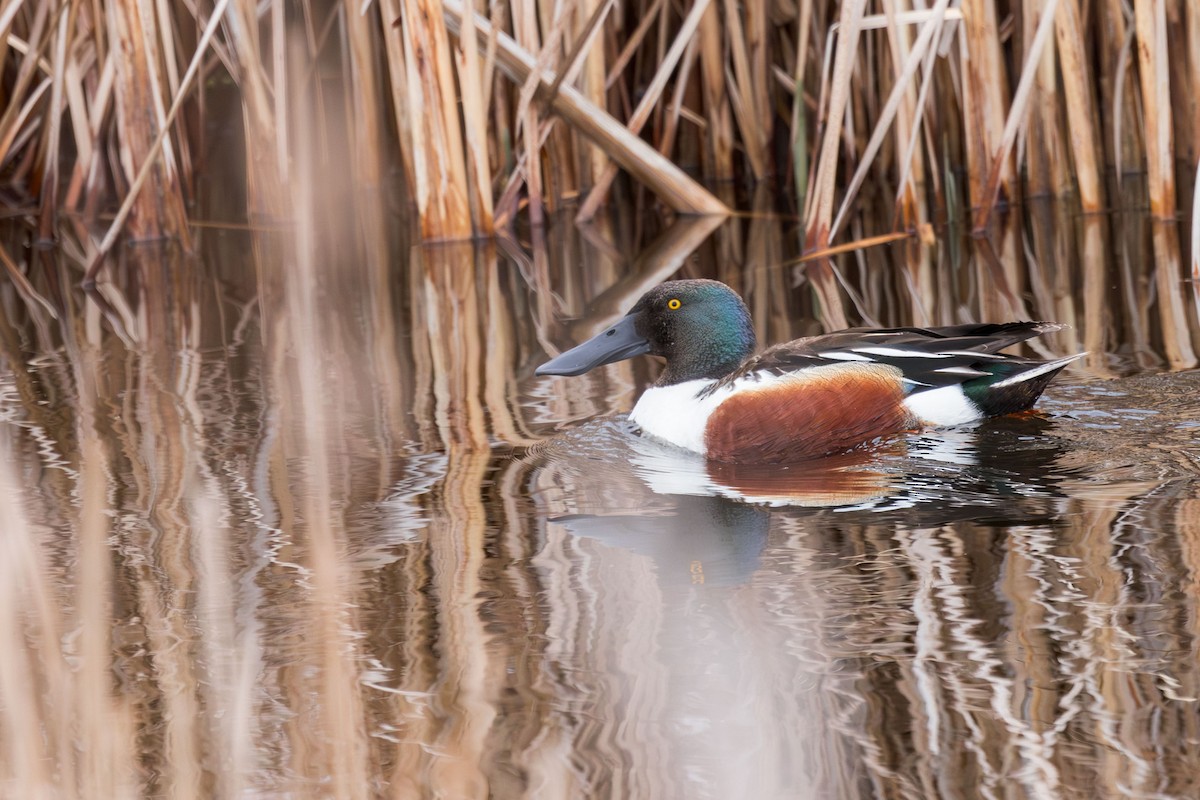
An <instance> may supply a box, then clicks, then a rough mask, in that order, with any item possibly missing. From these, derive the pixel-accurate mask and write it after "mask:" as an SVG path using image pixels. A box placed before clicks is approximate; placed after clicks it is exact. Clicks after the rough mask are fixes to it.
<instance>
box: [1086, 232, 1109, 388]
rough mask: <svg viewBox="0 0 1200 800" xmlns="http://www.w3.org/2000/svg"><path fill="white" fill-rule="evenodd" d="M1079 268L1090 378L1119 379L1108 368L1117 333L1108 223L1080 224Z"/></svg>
mask: <svg viewBox="0 0 1200 800" xmlns="http://www.w3.org/2000/svg"><path fill="white" fill-rule="evenodd" d="M1079 226H1080V227H1079V235H1078V241H1079V253H1080V258H1079V265H1080V269H1082V271H1083V287H1082V298H1081V299H1082V303H1083V349H1084V350H1085V351H1086V352H1087V357H1086V361H1085V363H1086V364H1087V370H1088V372H1089V373H1090V374H1092V375H1095V376H1097V377H1101V378H1107V377H1115V375H1113V374H1112V371H1111V370H1110V369H1109V368H1108V364H1107V363H1106V362H1107V360H1108V359H1107V353H1108V349H1109V347H1108V343H1109V335H1110V332H1111V331H1112V330H1113V329H1114V324H1113V317H1114V316H1115V315H1114V313H1113V312H1114V311H1115V309H1112V308H1109V305H1108V299H1107V295H1108V288H1109V275H1110V274H1112V272H1111V270H1112V269H1113V267H1114V265H1113V257H1112V253H1111V251H1109V250H1108V249H1107V248H1106V246H1105V242H1106V241H1107V239H1108V236H1107V234H1108V219H1107V218H1106V217H1103V216H1100V215H1094V214H1093V215H1087V216H1084V217H1082V218H1081V219H1080V221H1079Z"/></svg>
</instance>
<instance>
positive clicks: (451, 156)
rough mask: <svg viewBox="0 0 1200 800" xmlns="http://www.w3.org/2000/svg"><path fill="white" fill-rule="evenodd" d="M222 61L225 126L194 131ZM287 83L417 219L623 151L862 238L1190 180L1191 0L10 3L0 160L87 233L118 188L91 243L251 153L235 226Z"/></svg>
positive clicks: (622, 164)
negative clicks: (224, 133) (230, 132)
mask: <svg viewBox="0 0 1200 800" xmlns="http://www.w3.org/2000/svg"><path fill="white" fill-rule="evenodd" d="M289 51H292V52H290V53H289ZM289 63H290V64H291V67H290V68H289V66H288V64H289ZM230 83H231V84H232V86H233V87H235V91H234V95H235V97H236V103H237V104H238V105H240V119H241V123H242V126H243V130H244V135H243V136H242V137H241V140H240V142H238V143H237V144H236V145H233V144H230V143H229V142H228V140H219V139H218V137H214V131H217V130H220V129H221V128H222V126H224V127H228V126H229V125H230V123H231V118H230V115H229V114H228V113H226V111H225V110H226V109H227V105H226V104H224V103H222V102H218V99H219V97H220V95H221V94H222V93H223V92H224V89H225V87H226V86H228V85H229V84H230ZM309 83H311V84H313V85H315V86H317V87H318V88H319V89H320V90H323V91H325V92H328V94H327V95H325V96H321V97H318V99H317V101H316V102H315V103H314V104H313V106H312V109H311V113H313V114H316V115H318V116H340V117H344V118H345V119H346V121H347V124H348V132H347V137H346V139H345V140H344V141H340V142H330V141H326V142H323V143H321V148H322V149H323V151H324V152H323V154H322V155H323V158H325V159H326V160H327V161H332V162H334V163H340V164H346V165H348V169H349V170H350V171H351V172H352V173H353V174H354V176H355V177H356V178H357V179H358V180H359V181H360V182H361V183H362V184H363V185H365V186H385V187H399V188H400V195H401V196H402V197H403V198H404V199H405V202H407V203H411V204H412V205H413V206H415V208H416V210H417V213H418V216H419V220H420V226H421V234H422V235H423V237H425V238H431V239H454V238H464V237H469V236H471V235H472V234H488V233H490V232H491V231H492V230H493V229H494V228H495V227H496V226H503V225H508V224H509V223H511V222H512V221H513V219H514V217H515V216H516V215H517V214H518V213H520V211H521V209H522V208H523V207H525V208H527V212H528V216H529V219H530V220H531V221H533V222H535V223H536V222H539V221H541V220H542V219H543V216H544V214H545V213H547V212H549V211H554V210H557V209H560V208H561V207H562V206H563V204H564V203H566V202H568V201H570V200H574V199H581V200H582V202H581V204H580V206H579V212H578V213H579V216H580V217H582V218H587V217H590V216H591V215H593V214H594V213H595V212H596V211H597V209H598V208H599V207H600V205H601V204H603V203H604V202H605V201H606V200H607V199H608V198H609V195H610V187H611V186H612V182H613V178H614V176H615V174H616V170H617V168H618V167H619V168H622V169H624V170H626V171H627V172H628V173H630V174H631V175H632V176H633V177H634V178H635V179H636V181H637V183H638V184H639V185H641V186H645V187H647V188H648V189H650V190H651V191H652V192H654V193H655V194H656V195H657V196H658V197H659V198H660V199H661V201H662V203H664V204H665V205H667V206H668V207H670V208H673V209H675V210H676V211H680V212H685V213H721V212H723V211H725V209H726V208H727V207H729V206H731V205H733V204H734V203H733V201H732V198H731V196H730V193H729V192H719V193H718V194H720V195H721V196H720V197H718V196H716V195H714V193H713V192H712V191H710V190H709V189H706V188H704V187H703V186H702V185H701V183H700V182H698V181H697V180H696V178H698V179H699V180H700V181H702V182H703V183H704V184H706V185H708V186H719V185H721V184H724V183H726V182H728V181H731V180H734V179H742V180H743V181H765V180H768V179H775V180H777V181H779V182H781V184H782V185H786V186H788V187H790V188H789V192H788V194H789V196H790V197H791V198H792V202H793V203H794V204H795V205H796V208H797V210H798V211H800V212H801V213H803V215H804V219H805V222H806V241H807V242H808V245H809V246H810V247H814V248H815V247H820V246H823V245H826V244H828V243H830V242H831V241H833V240H834V239H835V238H836V237H837V236H838V235H839V234H840V233H843V232H845V231H846V230H847V227H848V223H849V222H850V221H851V219H852V216H853V214H852V212H853V211H854V210H855V209H857V206H856V204H855V199H856V197H857V196H858V195H859V194H861V193H862V192H864V191H866V192H869V193H870V194H872V195H874V196H877V197H882V198H887V199H888V202H889V204H890V205H891V206H892V208H893V209H894V210H893V214H892V215H890V216H887V215H885V216H884V217H883V218H882V219H879V220H878V221H876V222H871V223H868V224H867V226H866V228H867V229H866V230H864V231H862V233H863V234H865V235H871V234H873V233H879V232H883V231H887V230H892V229H895V228H898V229H902V230H904V229H908V230H911V229H912V228H913V227H914V226H916V225H918V224H919V223H921V222H924V221H928V220H930V219H936V218H940V217H942V216H949V217H951V218H962V217H963V215H965V214H967V210H968V209H970V210H971V211H970V218H971V220H972V222H973V224H974V225H975V226H983V225H985V224H986V222H987V220H988V218H989V215H990V213H991V211H992V209H993V208H994V207H995V205H996V203H997V202H998V201H1003V200H1007V199H1012V198H1016V197H1018V196H1022V195H1026V196H1038V195H1045V194H1053V195H1065V194H1072V195H1076V196H1077V197H1078V202H1079V203H1080V207H1081V208H1082V209H1083V210H1084V211H1087V212H1095V211H1099V210H1102V209H1105V208H1106V207H1107V206H1108V205H1109V204H1110V201H1109V193H1110V192H1113V191H1119V190H1120V188H1121V180H1122V176H1123V175H1125V174H1126V173H1128V172H1130V171H1138V172H1141V171H1144V172H1146V173H1147V175H1148V178H1149V181H1148V186H1149V203H1150V208H1151V210H1152V212H1153V214H1154V215H1155V216H1157V217H1160V218H1164V219H1166V218H1171V217H1173V215H1174V214H1175V213H1176V207H1177V198H1176V196H1177V193H1178V192H1180V191H1181V189H1180V184H1181V181H1179V180H1177V173H1176V171H1177V165H1178V164H1179V163H1180V162H1182V163H1184V164H1185V165H1186V166H1187V168H1186V169H1185V170H1184V171H1183V174H1184V175H1185V176H1186V177H1187V178H1189V179H1190V177H1191V176H1192V175H1193V174H1194V173H1193V171H1192V170H1193V165H1195V164H1196V161H1197V155H1198V154H1197V145H1196V142H1197V139H1198V137H1200V101H1198V99H1197V98H1200V6H1197V5H1196V4H1195V3H1191V2H1188V1H1187V0H1132V3H1121V2H1115V0H1114V1H1113V2H1097V3H1084V2H1081V0H953V1H952V0H935V2H932V3H929V4H927V3H925V2H920V1H918V0H877V2H874V3H868V2H867V1H866V0H842V1H841V2H839V1H838V0H775V2H764V0H745V1H744V2H741V3H735V2H732V0H691V2H688V3H683V4H672V3H666V2H663V0H635V1H634V2H630V3H620V4H618V3H615V2H613V0H580V1H579V2H564V3H550V2H544V1H543V2H538V1H537V0H512V2H511V3H510V4H505V3H494V4H492V5H483V4H478V3H477V4H463V3H462V2H461V0H378V2H373V3H365V4H364V3H354V2H344V3H335V2H316V0H301V1H300V2H297V3H284V2H282V1H281V0H276V1H275V2H268V3H255V2H252V1H251V0H216V2H215V3H208V2H204V3H191V2H182V0H161V2H157V3H151V2H149V0H114V2H111V3H103V4H97V3H91V2H85V0H61V2H56V3H47V2H32V0H7V2H5V3H4V4H3V5H2V6H0V96H2V97H3V98H4V111H3V113H2V114H0V182H2V183H3V185H4V186H5V187H7V191H8V193H9V198H10V199H9V202H10V204H16V205H20V206H22V209H23V211H24V212H26V213H28V214H31V215H33V216H35V217H36V219H37V229H38V235H39V236H40V237H41V238H43V239H49V238H51V237H53V236H55V235H56V233H57V227H56V215H57V214H58V213H59V212H61V211H64V210H65V211H67V212H70V213H72V214H73V215H74V214H79V215H81V216H80V217H74V216H73V217H72V219H81V220H83V221H86V225H88V226H90V225H91V223H94V222H95V221H96V219H97V215H98V214H100V213H101V212H102V211H105V210H108V209H111V208H112V207H114V206H116V205H117V204H119V203H120V204H123V206H122V209H121V213H120V214H119V215H118V218H117V220H116V221H115V222H113V223H111V224H110V223H109V222H108V221H107V219H106V220H105V225H106V226H108V232H107V233H106V234H105V236H104V238H103V239H102V240H100V241H99V242H98V243H99V245H100V249H101V250H106V249H107V248H108V247H110V246H111V244H112V241H113V239H114V237H115V235H116V233H117V231H119V230H125V231H126V232H127V233H128V234H129V235H130V236H131V237H133V238H135V239H137V238H148V237H155V236H158V235H172V236H178V237H183V238H186V237H187V235H188V228H187V225H186V220H185V216H186V213H187V211H186V210H187V208H188V206H189V203H190V202H191V201H192V199H193V197H194V195H195V192H196V186H197V182H198V180H199V178H200V177H201V176H202V175H204V174H205V170H206V168H207V167H208V166H209V165H210V164H211V163H212V161H213V160H214V159H219V160H226V159H228V158H230V157H231V156H236V157H238V158H240V157H241V156H242V155H243V154H244V158H245V163H246V171H245V174H244V176H238V178H237V180H239V181H244V183H245V187H244V188H245V195H246V205H247V209H246V210H247V213H248V215H249V217H250V219H251V221H253V222H262V221H264V220H268V221H269V220H274V219H277V218H278V217H279V216H280V215H285V216H290V215H291V213H292V209H291V208H290V202H289V201H290V195H289V193H288V191H287V177H288V173H289V171H290V170H291V169H293V168H294V164H293V163H292V162H291V161H290V160H289V157H290V153H291V147H290V144H289V140H290V138H292V137H294V135H295V132H296V131H297V130H298V129H300V128H302V127H303V126H305V125H307V124H308V123H309V120H307V119H305V118H302V117H301V116H300V115H299V114H298V113H297V110H296V109H295V108H294V107H293V106H292V103H293V99H294V98H295V97H296V91H297V90H298V89H299V88H301V86H300V84H309ZM214 90H220V91H214ZM235 108H236V106H235ZM233 150H237V151H241V152H237V153H235V152H232V151H233ZM681 168H682V169H681ZM1109 175H1111V176H1115V180H1106V176H1109ZM139 187H140V190H139ZM1182 191H1186V187H1183V189H1182ZM78 224H85V222H80V223H78ZM93 233H95V231H93ZM97 239H98V240H99V239H100V237H99V236H97Z"/></svg>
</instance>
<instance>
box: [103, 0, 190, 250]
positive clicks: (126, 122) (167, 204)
mask: <svg viewBox="0 0 1200 800" xmlns="http://www.w3.org/2000/svg"><path fill="white" fill-rule="evenodd" d="M141 6H142V0H118V2H114V3H113V4H111V5H110V6H109V7H108V26H109V36H110V37H111V39H112V41H113V43H114V45H115V46H116V47H117V48H119V49H120V51H121V52H123V53H125V54H126V57H125V58H121V59H118V61H117V82H116V93H115V99H116V104H115V109H116V115H117V129H118V132H119V137H120V142H121V146H122V150H123V152H122V159H121V160H122V168H123V170H124V175H125V178H126V179H127V180H128V181H130V182H133V181H134V180H135V179H136V176H137V174H138V171H139V169H140V168H141V166H142V165H143V164H146V163H147V162H154V161H155V155H154V151H155V149H156V147H155V139H156V138H158V137H157V136H156V134H157V133H158V132H160V131H162V132H164V133H165V132H166V130H167V128H166V126H165V125H164V124H163V123H164V119H163V117H164V114H163V113H162V96H161V93H160V92H161V88H160V87H159V85H158V67H157V64H156V62H157V60H158V58H159V53H158V48H157V47H156V46H154V44H153V41H154V39H153V38H152V37H151V33H150V32H149V31H147V30H146V29H145V27H144V23H145V22H146V21H147V18H146V15H145V14H144V12H143V9H142V7H141ZM149 19H150V20H151V21H152V20H153V15H150V18H149ZM159 147H161V148H162V156H163V160H162V161H161V162H160V163H159V164H158V165H157V167H156V168H155V169H154V170H152V172H153V173H154V174H153V181H154V182H153V185H154V191H153V192H149V193H145V194H142V193H140V192H139V193H138V194H137V199H136V200H135V201H134V203H133V206H132V209H131V211H130V216H129V220H128V221H127V228H126V230H127V232H128V233H129V235H130V236H131V237H132V238H133V239H135V240H137V239H151V238H160V237H162V236H173V237H181V238H182V239H184V240H185V241H186V239H187V214H186V212H185V210H184V202H183V195H182V192H181V190H180V185H179V180H178V166H177V165H176V163H175V159H174V155H173V151H172V149H171V147H170V143H169V139H168V138H167V137H166V136H164V137H162V144H161V145H159Z"/></svg>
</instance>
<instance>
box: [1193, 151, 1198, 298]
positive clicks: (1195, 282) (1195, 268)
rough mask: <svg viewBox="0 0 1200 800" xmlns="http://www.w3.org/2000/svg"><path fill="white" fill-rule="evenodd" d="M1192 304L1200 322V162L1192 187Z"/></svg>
mask: <svg viewBox="0 0 1200 800" xmlns="http://www.w3.org/2000/svg"><path fill="white" fill-rule="evenodd" d="M1192 302H1193V304H1194V305H1195V308H1196V319H1197V320H1200V161H1197V164H1196V178H1195V184H1194V186H1193V187H1192Z"/></svg>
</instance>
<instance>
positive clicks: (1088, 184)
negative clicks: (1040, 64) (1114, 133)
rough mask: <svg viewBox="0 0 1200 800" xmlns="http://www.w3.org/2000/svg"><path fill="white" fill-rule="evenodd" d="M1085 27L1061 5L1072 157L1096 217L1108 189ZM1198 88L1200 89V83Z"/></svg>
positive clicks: (1071, 7)
mask: <svg viewBox="0 0 1200 800" xmlns="http://www.w3.org/2000/svg"><path fill="white" fill-rule="evenodd" d="M1081 25H1082V23H1081V21H1080V18H1079V9H1078V7H1077V6H1076V5H1075V3H1074V2H1071V1H1070V0H1068V2H1065V3H1061V4H1060V5H1059V7H1058V13H1057V14H1056V16H1055V19H1054V31H1055V34H1057V37H1058V53H1059V64H1060V65H1061V67H1062V84H1063V94H1064V96H1065V100H1066V109H1067V125H1068V127H1069V129H1070V132H1071V155H1072V161H1073V164H1074V167H1075V180H1076V183H1077V185H1078V186H1079V201H1080V204H1081V205H1082V206H1083V210H1084V213H1089V214H1094V213H1097V212H1099V211H1102V210H1103V209H1104V187H1103V183H1102V181H1101V175H1100V158H1101V156H1102V153H1103V151H1102V150H1101V148H1100V146H1099V144H1100V142H1099V139H1098V138H1097V135H1096V129H1095V112H1094V111H1093V109H1092V84H1091V81H1090V79H1089V78H1090V69H1089V68H1088V65H1087V52H1086V49H1085V46H1084V41H1085V40H1084V33H1083V30H1082V28H1081ZM1196 85H1197V86H1200V82H1197V83H1196Z"/></svg>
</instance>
